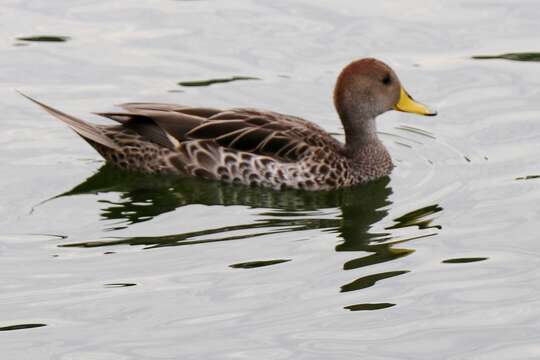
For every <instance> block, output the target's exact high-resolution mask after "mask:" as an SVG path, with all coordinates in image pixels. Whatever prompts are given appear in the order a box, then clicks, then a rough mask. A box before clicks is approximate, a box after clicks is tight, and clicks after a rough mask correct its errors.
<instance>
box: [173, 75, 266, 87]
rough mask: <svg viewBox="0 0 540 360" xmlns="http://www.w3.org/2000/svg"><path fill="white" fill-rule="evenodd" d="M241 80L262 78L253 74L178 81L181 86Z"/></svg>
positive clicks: (208, 84)
mask: <svg viewBox="0 0 540 360" xmlns="http://www.w3.org/2000/svg"><path fill="white" fill-rule="evenodd" d="M239 80H260V79H259V78H257V77H253V76H232V77H230V78H218V79H208V80H196V81H181V82H179V83H178V85H180V86H210V85H212V84H221V83H228V82H232V81H239Z"/></svg>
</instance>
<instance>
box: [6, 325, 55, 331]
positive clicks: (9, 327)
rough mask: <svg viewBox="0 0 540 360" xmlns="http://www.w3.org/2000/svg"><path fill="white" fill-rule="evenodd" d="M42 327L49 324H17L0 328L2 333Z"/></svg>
mask: <svg viewBox="0 0 540 360" xmlns="http://www.w3.org/2000/svg"><path fill="white" fill-rule="evenodd" d="M42 326H47V324H17V325H9V326H2V327H0V331H11V330H23V329H31V328H37V327H42Z"/></svg>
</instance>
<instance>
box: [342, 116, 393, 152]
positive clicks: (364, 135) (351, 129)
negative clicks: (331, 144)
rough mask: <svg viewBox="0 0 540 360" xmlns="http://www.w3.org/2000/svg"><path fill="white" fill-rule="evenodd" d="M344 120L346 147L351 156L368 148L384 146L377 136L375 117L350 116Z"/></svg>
mask: <svg viewBox="0 0 540 360" xmlns="http://www.w3.org/2000/svg"><path fill="white" fill-rule="evenodd" d="M346 120H347V121H343V127H344V129H345V149H346V151H347V154H348V155H349V156H350V157H353V158H354V157H356V156H355V155H357V154H361V153H363V152H364V150H365V149H366V148H372V147H376V148H379V147H383V148H384V146H383V144H382V143H381V141H380V140H379V138H378V137H377V126H376V123H375V118H367V119H363V118H352V119H351V118H349V119H346Z"/></svg>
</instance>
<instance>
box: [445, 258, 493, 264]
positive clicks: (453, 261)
mask: <svg viewBox="0 0 540 360" xmlns="http://www.w3.org/2000/svg"><path fill="white" fill-rule="evenodd" d="M487 259H488V258H487V257H468V258H455V259H446V260H443V261H442V262H443V264H464V263H471V262H478V261H484V260H487Z"/></svg>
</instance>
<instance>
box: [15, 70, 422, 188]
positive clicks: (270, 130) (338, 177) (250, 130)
mask: <svg viewBox="0 0 540 360" xmlns="http://www.w3.org/2000/svg"><path fill="white" fill-rule="evenodd" d="M366 61H367V64H368V70H369V67H370V66H369V65H373V64H375V65H377V66H378V67H380V68H382V73H381V74H376V75H377V77H378V78H377V80H376V81H377V82H379V80H380V79H379V77H381V76H383V78H382V82H383V87H382V89H383V90H386V85H388V84H386V85H384V82H385V79H387V76H389V77H391V78H392V80H394V82H395V84H392V85H393V86H394V87H395V86H397V89H401V87H400V85H399V80H397V77H396V76H395V74H394V73H393V71H392V70H391V69H390V68H389V67H387V66H386V65H385V64H383V63H381V62H379V61H378V60H375V59H363V60H359V61H357V62H353V63H351V64H350V65H349V66H348V67H346V68H345V69H344V70H343V71H342V74H341V75H340V78H338V83H337V84H336V90H335V92H334V100H335V103H336V108H337V110H338V113H339V115H340V118H341V120H342V123H343V125H344V129H345V135H346V140H347V141H346V143H345V144H344V143H341V142H339V141H338V140H336V139H334V138H333V137H332V136H330V135H329V134H328V133H327V132H325V131H324V130H323V129H322V128H320V127H319V126H317V125H316V124H314V123H312V122H309V121H307V120H304V119H301V118H298V117H295V116H290V115H285V114H280V113H277V112H271V111H263V110H257V109H247V108H246V109H244V108H237V109H230V110H219V109H213V108H202V107H188V106H180V105H175V104H159V103H128V104H123V105H120V107H121V108H122V109H123V110H124V111H121V112H110V113H98V115H101V116H104V117H106V118H109V119H112V120H114V121H116V122H117V123H118V124H117V125H111V126H104V125H95V124H91V123H88V122H86V121H83V120H80V119H77V118H75V117H73V116H70V115H68V114H65V113H63V112H61V111H59V110H56V109H54V108H52V107H50V106H48V105H45V104H43V103H41V102H39V101H37V100H34V99H32V98H30V97H28V96H26V95H24V96H25V97H27V98H29V99H30V100H32V101H33V102H35V103H37V104H38V105H40V106H41V107H43V108H44V109H45V110H46V111H48V112H49V113H50V114H52V115H54V116H55V117H56V118H58V119H60V120H62V121H63V122H65V123H67V124H68V125H69V126H70V127H71V128H72V129H73V130H74V131H75V132H77V133H78V134H79V135H80V136H82V137H83V138H84V139H85V140H86V141H87V142H88V143H90V145H92V146H93V147H94V148H95V149H96V150H97V151H98V152H99V153H100V154H101V155H102V156H103V157H104V158H105V159H106V160H107V161H108V162H110V163H112V164H114V165H116V166H117V167H120V168H122V169H126V170H133V171H140V172H145V173H156V174H170V175H177V176H182V177H186V176H194V177H201V178H206V179H211V180H220V181H225V182H232V183H240V184H245V185H258V186H265V187H271V188H274V189H283V188H294V189H305V190H333V189H337V188H342V187H348V186H352V185H356V184H359V183H363V182H367V181H370V180H374V179H377V178H380V177H383V176H386V175H388V174H389V173H390V172H391V170H392V167H393V165H392V161H391V158H390V155H389V153H388V152H387V150H386V148H385V147H384V145H383V144H382V142H381V141H380V140H379V139H378V137H377V135H376V129H375V117H376V116H377V115H378V114H379V113H381V112H384V111H386V110H388V109H387V107H388V106H390V105H388V106H382V107H377V106H373V105H374V104H371V103H370V101H371V102H372V101H373V100H372V99H371V98H372V97H373V94H370V93H369V92H367V93H364V94H363V95H364V97H365V99H367V101H366V100H365V99H364V103H362V99H357V100H354V99H352V98H353V97H354V96H355V94H354V93H355V90H357V89H355V86H357V87H358V80H357V82H354V81H353V82H352V83H351V79H350V77H349V76H348V75H347V72H352V73H353V79H354V75H357V73H358V69H356V72H355V66H358V63H359V62H360V72H362V71H363V70H364V68H363V66H366V63H365V62H366ZM362 62H363V63H362ZM351 67H352V69H351ZM379 70H380V69H379ZM370 76H372V74H370V73H368V77H367V79H369V78H370ZM360 80H361V81H360V85H361V86H359V88H360V89H364V87H365V86H364V85H366V84H362V82H366V81H367V80H366V79H365V78H364V79H362V78H360ZM351 84H352V85H351ZM367 85H369V84H367ZM393 93H395V91H393V92H392V95H393V97H396V95H395V94H393ZM398 94H399V91H398ZM355 101H357V102H360V103H361V104H364V105H362V106H367V108H366V107H362V106H360V107H358V106H356V105H355V104H356V103H355ZM398 101H401V98H400V95H397V99H393V98H392V99H391V101H389V103H390V104H391V106H396V104H397V103H398ZM351 102H352V104H353V105H351ZM366 104H367V105H366ZM375 105H377V102H376V103H375ZM415 105H417V103H415ZM381 109H382V110H381ZM399 110H402V109H399ZM426 111H427V110H426ZM415 112H418V111H415ZM430 114H431V113H429V114H426V115H430Z"/></svg>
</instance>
